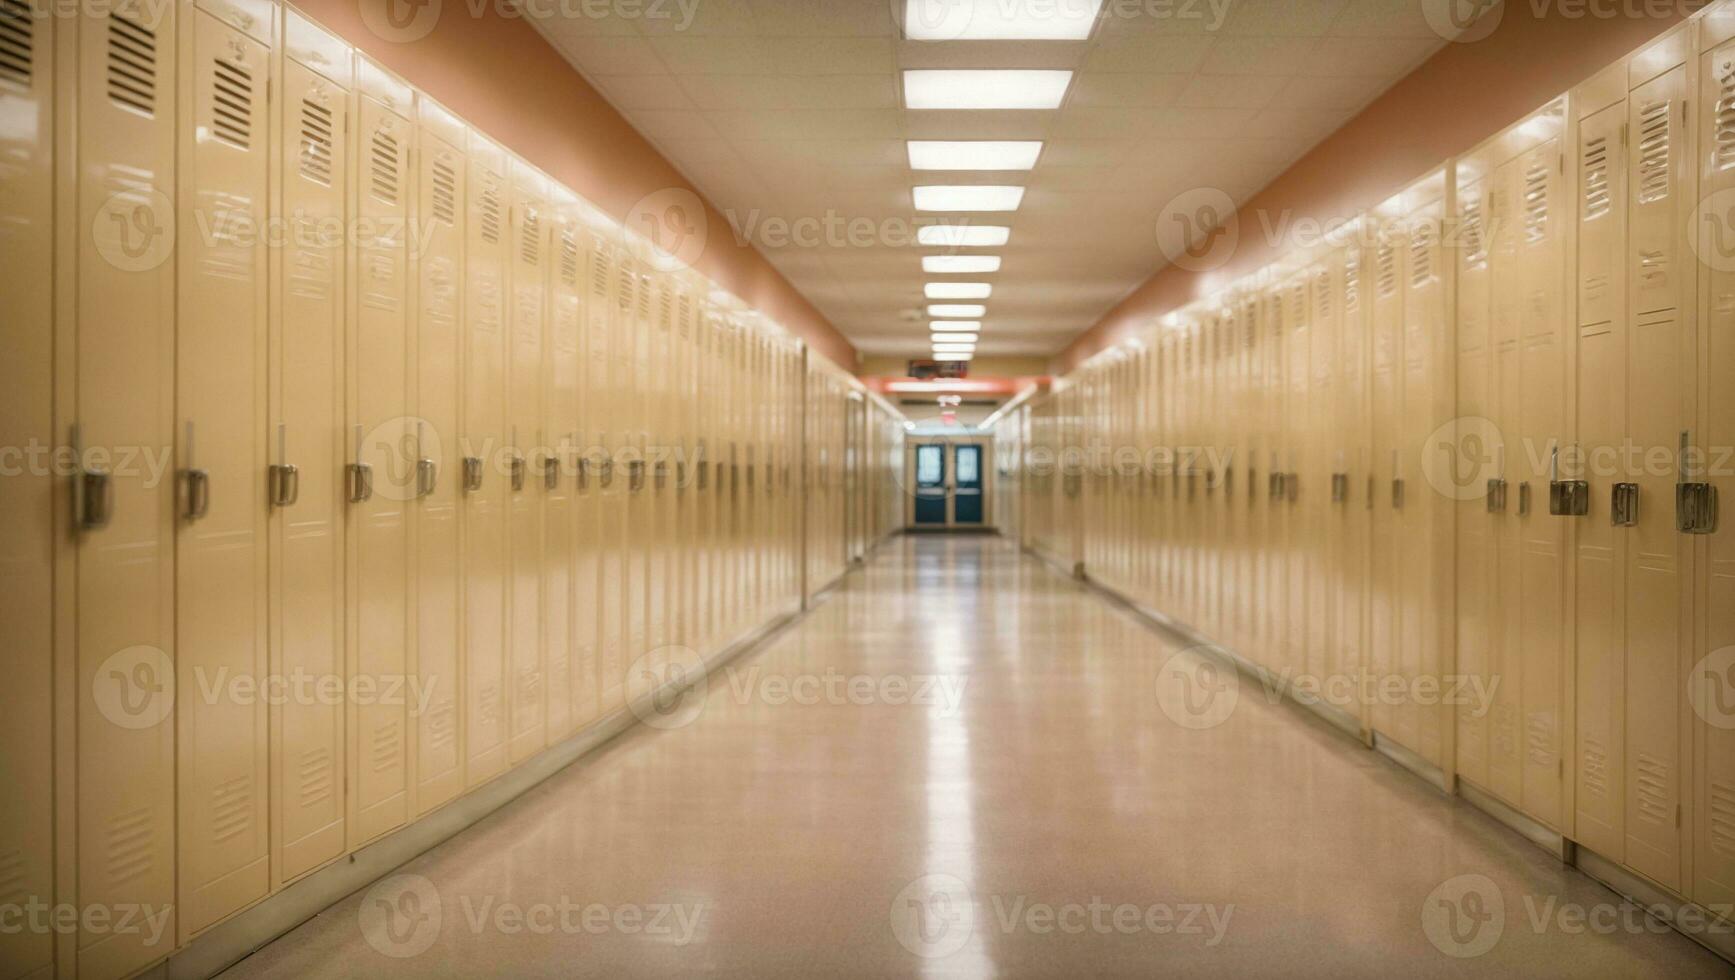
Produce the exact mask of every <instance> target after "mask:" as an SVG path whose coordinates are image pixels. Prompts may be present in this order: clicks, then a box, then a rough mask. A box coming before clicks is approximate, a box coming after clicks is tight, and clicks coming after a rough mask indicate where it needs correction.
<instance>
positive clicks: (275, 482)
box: [266, 463, 301, 507]
mask: <svg viewBox="0 0 1735 980" xmlns="http://www.w3.org/2000/svg"><path fill="white" fill-rule="evenodd" d="M266 482H267V484H268V485H269V486H270V488H271V506H273V507H293V506H295V502H296V501H298V500H300V499H301V467H299V466H293V465H291V464H289V463H274V464H272V466H271V471H270V478H269V479H268V480H267V481H266Z"/></svg>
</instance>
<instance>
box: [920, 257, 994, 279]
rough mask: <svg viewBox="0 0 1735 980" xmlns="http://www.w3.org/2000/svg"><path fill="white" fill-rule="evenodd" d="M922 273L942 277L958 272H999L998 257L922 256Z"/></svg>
mask: <svg viewBox="0 0 1735 980" xmlns="http://www.w3.org/2000/svg"><path fill="white" fill-rule="evenodd" d="M922 271H923V272H933V273H938V274H941V275H944V274H946V273H958V272H999V271H1000V256H998V255H924V256H922Z"/></svg>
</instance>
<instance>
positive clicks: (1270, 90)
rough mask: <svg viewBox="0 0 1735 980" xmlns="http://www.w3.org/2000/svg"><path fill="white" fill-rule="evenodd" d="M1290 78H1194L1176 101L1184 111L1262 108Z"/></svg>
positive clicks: (1178, 106) (1254, 76) (1205, 76)
mask: <svg viewBox="0 0 1735 980" xmlns="http://www.w3.org/2000/svg"><path fill="white" fill-rule="evenodd" d="M1288 83H1289V79H1287V78H1281V77H1278V76H1273V75H1195V76H1193V77H1192V80H1191V81H1190V82H1188V83H1187V87H1186V88H1185V89H1184V90H1182V92H1181V94H1180V96H1179V97H1178V98H1177V99H1175V106H1176V107H1177V108H1183V109H1263V108H1264V107H1265V106H1267V105H1269V104H1270V103H1271V100H1272V99H1273V98H1275V97H1276V96H1277V93H1278V92H1279V91H1281V90H1282V89H1283V87H1284V86H1285V85H1287V84H1288Z"/></svg>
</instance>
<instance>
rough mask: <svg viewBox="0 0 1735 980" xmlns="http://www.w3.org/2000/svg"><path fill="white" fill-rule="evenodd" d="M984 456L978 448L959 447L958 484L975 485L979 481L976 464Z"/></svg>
mask: <svg viewBox="0 0 1735 980" xmlns="http://www.w3.org/2000/svg"><path fill="white" fill-rule="evenodd" d="M981 456H982V450H981V449H980V448H978V447H976V446H959V447H958V482H959V483H975V482H976V480H977V475H976V469H977V467H976V464H977V462H978V461H979V460H980V458H981Z"/></svg>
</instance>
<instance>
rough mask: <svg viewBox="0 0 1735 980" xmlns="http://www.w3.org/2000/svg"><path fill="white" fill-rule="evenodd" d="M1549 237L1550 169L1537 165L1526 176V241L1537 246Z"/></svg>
mask: <svg viewBox="0 0 1735 980" xmlns="http://www.w3.org/2000/svg"><path fill="white" fill-rule="evenodd" d="M1546 237H1548V168H1547V167H1544V166H1541V165H1537V166H1534V167H1531V168H1530V170H1529V172H1528V173H1526V174H1525V175H1524V241H1525V244H1528V245H1535V244H1537V243H1538V242H1540V241H1542V240H1543V239H1544V238H1546Z"/></svg>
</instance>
